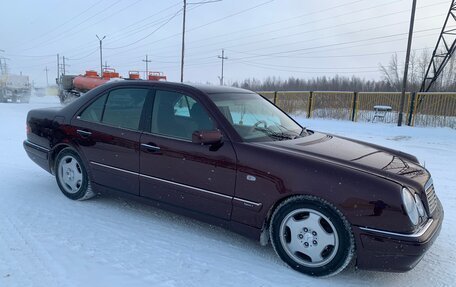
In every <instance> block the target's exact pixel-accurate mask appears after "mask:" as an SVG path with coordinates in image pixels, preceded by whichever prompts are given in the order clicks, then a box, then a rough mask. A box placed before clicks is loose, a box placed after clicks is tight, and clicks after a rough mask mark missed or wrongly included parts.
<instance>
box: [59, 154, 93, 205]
mask: <svg viewBox="0 0 456 287" xmlns="http://www.w3.org/2000/svg"><path fill="white" fill-rule="evenodd" d="M55 178H56V180H57V184H58V186H59V188H60V190H61V191H62V193H63V194H64V195H65V196H66V197H68V198H70V199H73V200H86V199H89V198H92V197H94V196H95V193H94V192H93V190H92V188H91V185H90V180H89V177H88V174H87V169H86V167H85V166H84V163H83V161H82V160H81V157H80V156H79V155H78V153H77V152H76V151H75V150H73V149H71V148H65V149H63V150H62V151H60V153H59V154H58V156H57V158H56V161H55Z"/></svg>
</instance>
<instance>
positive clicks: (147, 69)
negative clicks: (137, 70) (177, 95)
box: [142, 55, 182, 82]
mask: <svg viewBox="0 0 456 287" xmlns="http://www.w3.org/2000/svg"><path fill="white" fill-rule="evenodd" d="M142 61H143V62H146V75H145V76H144V79H147V76H148V75H149V63H150V62H152V61H151V60H149V58H148V57H147V55H146V59H145V60H142ZM181 82H182V80H181Z"/></svg>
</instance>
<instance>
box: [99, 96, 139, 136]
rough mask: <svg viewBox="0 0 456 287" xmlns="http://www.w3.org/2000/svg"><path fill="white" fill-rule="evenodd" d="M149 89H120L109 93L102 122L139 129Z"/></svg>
mask: <svg viewBox="0 0 456 287" xmlns="http://www.w3.org/2000/svg"><path fill="white" fill-rule="evenodd" d="M147 93H148V90H147V89H134V88H127V89H118V90H114V91H111V92H110V93H109V96H108V99H107V101H106V105H105V110H104V113H103V118H102V120H101V122H102V123H104V124H108V125H111V126H115V127H121V128H128V129H133V130H137V129H138V128H139V122H140V120H141V113H142V110H143V106H144V102H145V100H146V97H147Z"/></svg>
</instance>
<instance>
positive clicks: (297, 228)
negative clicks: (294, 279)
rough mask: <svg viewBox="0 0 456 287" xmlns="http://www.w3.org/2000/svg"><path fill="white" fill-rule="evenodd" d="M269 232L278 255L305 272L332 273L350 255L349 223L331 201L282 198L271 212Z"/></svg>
mask: <svg viewBox="0 0 456 287" xmlns="http://www.w3.org/2000/svg"><path fill="white" fill-rule="evenodd" d="M270 232H271V234H270V237H271V242H272V245H273V247H274V250H275V251H276V253H277V254H278V255H279V257H280V258H281V259H282V260H283V261H285V262H286V263H287V264H288V265H289V266H290V267H291V268H293V269H295V270H297V271H299V272H302V273H305V274H308V275H312V276H330V275H335V274H337V273H339V272H340V271H342V270H343V269H344V268H345V267H346V266H347V265H348V264H349V263H350V261H351V260H352V258H353V255H354V250H355V244H354V238H353V235H352V233H351V228H350V224H349V223H348V221H347V220H346V219H345V217H344V216H343V215H342V213H341V212H340V211H338V210H337V209H336V208H335V207H334V206H333V205H331V204H330V203H328V202H326V201H324V200H322V199H319V198H317V197H313V196H300V197H294V198H291V199H289V200H286V201H285V202H283V203H282V204H281V205H280V206H279V207H278V208H277V209H276V211H275V212H274V214H273V217H272V220H271V227H270Z"/></svg>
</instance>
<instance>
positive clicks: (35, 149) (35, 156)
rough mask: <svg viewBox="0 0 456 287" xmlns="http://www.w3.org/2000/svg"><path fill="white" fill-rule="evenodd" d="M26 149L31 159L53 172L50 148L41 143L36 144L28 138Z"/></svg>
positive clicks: (25, 144)
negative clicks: (50, 163)
mask: <svg viewBox="0 0 456 287" xmlns="http://www.w3.org/2000/svg"><path fill="white" fill-rule="evenodd" d="M23 145H24V149H25V151H26V152H27V155H28V156H29V158H30V159H31V160H33V161H34V162H35V163H36V164H37V165H39V166H40V167H42V168H43V169H45V170H46V171H47V172H51V169H50V165H49V152H50V151H49V149H47V148H45V147H42V146H40V145H37V144H34V143H32V142H30V141H28V140H25V141H24V143H23Z"/></svg>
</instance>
